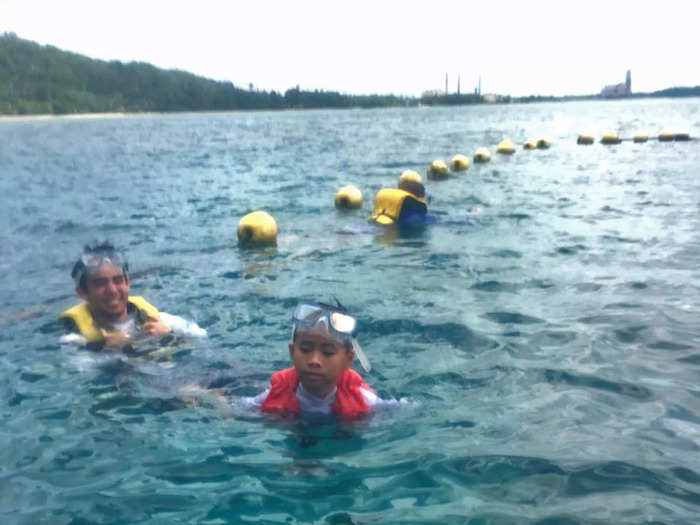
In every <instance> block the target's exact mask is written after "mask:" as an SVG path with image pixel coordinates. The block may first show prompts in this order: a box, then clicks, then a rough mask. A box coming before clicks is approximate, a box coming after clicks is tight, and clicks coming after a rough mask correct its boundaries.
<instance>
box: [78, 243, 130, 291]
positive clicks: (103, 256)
mask: <svg viewBox="0 0 700 525" xmlns="http://www.w3.org/2000/svg"><path fill="white" fill-rule="evenodd" d="M103 264H107V265H109V266H114V267H115V268H121V269H122V270H124V273H129V263H128V262H127V261H126V257H124V256H123V255H121V254H120V253H118V252H116V251H110V252H93V253H83V254H82V255H81V256H80V259H79V260H78V262H76V263H75V266H73V270H72V271H71V273H70V275H71V277H72V278H73V279H74V280H75V282H76V283H79V282H80V279H82V277H83V275H85V274H86V273H87V272H88V270H91V269H95V268H99V267H100V266H102V265H103Z"/></svg>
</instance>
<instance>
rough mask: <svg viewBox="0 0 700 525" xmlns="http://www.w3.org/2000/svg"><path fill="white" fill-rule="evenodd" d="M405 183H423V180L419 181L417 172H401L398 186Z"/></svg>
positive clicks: (419, 177)
mask: <svg viewBox="0 0 700 525" xmlns="http://www.w3.org/2000/svg"><path fill="white" fill-rule="evenodd" d="M405 181H413V182H420V183H422V182H423V179H421V176H420V174H419V173H418V172H417V171H413V170H405V171H402V172H401V175H399V184H401V183H402V182H405Z"/></svg>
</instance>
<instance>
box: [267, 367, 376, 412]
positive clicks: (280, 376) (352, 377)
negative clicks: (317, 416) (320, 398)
mask: <svg viewBox="0 0 700 525" xmlns="http://www.w3.org/2000/svg"><path fill="white" fill-rule="evenodd" d="M298 384H299V375H298V374H297V371H296V370H295V369H294V368H293V367H292V368H285V369H284V370H280V371H279V372H275V373H274V374H272V377H270V392H269V393H268V394H267V397H266V398H265V401H263V403H262V405H261V407H260V409H261V410H262V411H263V412H274V413H277V414H282V415H286V414H292V415H297V414H299V410H300V408H299V401H298V400H297V396H296V394H295V392H296V389H297V385H298ZM360 387H362V388H365V389H367V390H371V388H370V387H369V385H367V383H365V382H364V381H363V380H362V376H360V374H358V373H357V372H355V371H354V370H352V369H349V368H348V369H346V370H343V371H342V372H341V373H340V374H339V375H338V379H337V380H336V388H337V390H336V392H335V400H334V401H333V413H334V414H336V415H338V416H341V417H343V418H344V419H356V418H359V417H362V416H366V415H368V414H369V413H370V407H369V406H368V405H367V402H366V401H365V398H364V396H363V395H362V392H361V390H360Z"/></svg>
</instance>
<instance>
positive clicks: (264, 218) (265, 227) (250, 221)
mask: <svg viewBox="0 0 700 525" xmlns="http://www.w3.org/2000/svg"><path fill="white" fill-rule="evenodd" d="M238 242H239V243H240V244H244V245H250V244H274V243H276V242H277V223H276V222H275V219H274V218H273V217H272V215H270V214H269V213H267V212H265V211H254V212H251V213H248V214H247V215H244V216H243V217H241V220H240V221H238Z"/></svg>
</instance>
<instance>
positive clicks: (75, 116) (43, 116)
mask: <svg viewBox="0 0 700 525" xmlns="http://www.w3.org/2000/svg"><path fill="white" fill-rule="evenodd" d="M130 114H131V113H66V114H65V115H53V114H51V113H42V114H40V115H0V120H48V119H54V118H55V119H82V118H84V119H89V118H121V117H126V116H128V115H130Z"/></svg>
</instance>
